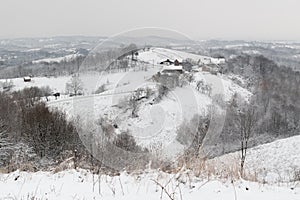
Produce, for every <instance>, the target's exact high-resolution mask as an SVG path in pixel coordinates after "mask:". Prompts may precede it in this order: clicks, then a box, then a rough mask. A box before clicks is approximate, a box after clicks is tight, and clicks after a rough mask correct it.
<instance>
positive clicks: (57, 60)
mask: <svg viewBox="0 0 300 200" xmlns="http://www.w3.org/2000/svg"><path fill="white" fill-rule="evenodd" d="M78 56H80V54H70V55H66V56H63V57H57V58H44V59H40V60H34V61H32V64H39V63H49V64H50V63H60V62H70V61H71V60H74V59H75V58H76V57H78Z"/></svg>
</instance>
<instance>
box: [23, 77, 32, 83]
mask: <svg viewBox="0 0 300 200" xmlns="http://www.w3.org/2000/svg"><path fill="white" fill-rule="evenodd" d="M23 80H24V82H31V77H30V76H25V77H24V78H23Z"/></svg>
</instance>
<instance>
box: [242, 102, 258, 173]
mask: <svg viewBox="0 0 300 200" xmlns="http://www.w3.org/2000/svg"><path fill="white" fill-rule="evenodd" d="M256 120H257V117H256V113H255V109H254V107H252V106H250V107H249V108H245V109H243V110H240V111H239V127H240V140H241V176H243V172H244V165H245V160H246V155H247V149H248V142H249V139H250V136H251V135H252V133H253V129H254V126H255V123H256Z"/></svg>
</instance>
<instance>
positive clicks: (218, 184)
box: [0, 136, 300, 200]
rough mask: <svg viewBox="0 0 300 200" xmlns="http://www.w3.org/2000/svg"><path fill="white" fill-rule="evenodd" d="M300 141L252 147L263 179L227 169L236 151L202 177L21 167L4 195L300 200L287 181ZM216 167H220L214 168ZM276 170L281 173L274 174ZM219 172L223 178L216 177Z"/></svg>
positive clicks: (2, 177) (299, 159)
mask: <svg viewBox="0 0 300 200" xmlns="http://www.w3.org/2000/svg"><path fill="white" fill-rule="evenodd" d="M299 143H300V136H295V137H291V138H287V139H282V140H278V141H275V142H272V143H269V144H264V145H260V146H258V147H255V148H252V149H249V152H248V156H247V159H246V165H245V166H246V170H252V171H255V172H256V173H257V176H258V177H257V179H258V182H250V181H245V180H241V179H238V180H236V178H237V177H236V176H234V174H233V173H234V172H237V171H234V172H230V171H226V169H228V168H225V167H224V166H222V165H225V164H226V163H227V166H230V167H231V169H234V165H235V164H236V163H235V162H236V161H237V160H235V159H236V158H237V157H236V156H237V155H238V153H232V154H228V155H224V156H222V157H219V158H215V159H213V160H209V161H207V162H206V171H204V172H203V173H202V175H200V176H199V177H196V176H195V175H193V173H192V172H191V171H189V170H182V171H180V172H178V173H176V174H167V173H164V172H160V171H156V170H145V171H143V172H134V173H130V174H128V173H126V172H123V173H121V174H120V175H117V176H109V175H105V174H102V175H92V174H91V173H90V172H89V171H86V170H81V169H80V170H77V171H76V170H66V171H62V172H59V173H53V172H36V173H28V172H19V171H16V172H13V173H10V174H0V199H33V197H35V198H34V199H63V200H66V199H117V200H122V199H123V200H135V199H136V200H140V199H171V198H172V199H174V200H175V199H183V200H187V199H191V200H198V199H205V200H210V199H211V200H212V199H222V200H227V199H228V200H232V199H242V200H253V199H263V200H269V199H270V200H286V199H288V200H299V199H300V182H299V180H297V181H295V180H293V181H291V180H289V181H288V180H286V181H287V182H284V183H282V181H285V178H286V179H289V177H288V175H289V173H287V172H292V170H294V169H298V170H299V169H300V156H299V155H300V147H299V145H298V146H297V144H299ZM220 164H221V165H220ZM209 167H210V168H209ZM212 167H215V168H216V169H215V170H212ZM259 169H263V170H264V171H261V170H259ZM209 170H210V171H214V174H215V175H213V174H211V173H209V172H208V171H209ZM235 170H238V169H235ZM275 172H276V173H275ZM274 174H275V175H280V177H279V176H277V177H276V176H275V177H274ZM216 175H217V176H218V177H223V178H215V176H216ZM263 177H264V178H265V179H266V180H267V182H268V180H270V182H269V184H264V182H265V180H259V179H260V178H263ZM248 178H251V177H248ZM252 178H253V179H254V178H255V177H252ZM274 178H275V179H274ZM257 179H256V180H257ZM161 186H163V187H164V188H165V190H164V191H162V187H161ZM168 194H169V195H170V196H171V198H170V197H169V196H168Z"/></svg>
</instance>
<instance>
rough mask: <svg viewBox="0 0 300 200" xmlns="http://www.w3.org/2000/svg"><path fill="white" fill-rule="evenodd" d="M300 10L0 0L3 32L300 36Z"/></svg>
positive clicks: (222, 2) (201, 0) (213, 1)
mask: <svg viewBox="0 0 300 200" xmlns="http://www.w3.org/2000/svg"><path fill="white" fill-rule="evenodd" d="M299 9H300V1H299V0H106V1H104V0H1V3H0V37H1V38H12V37H44V36H58V35H60V36H61V35H93V36H111V35H114V34H117V33H119V32H123V31H127V30H129V29H133V28H138V27H162V28H168V29H174V30H177V31H180V32H182V33H185V34H187V35H189V36H190V37H192V38H193V39H246V40H300V25H299V23H300V11H299Z"/></svg>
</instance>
